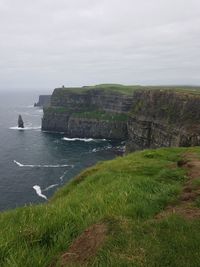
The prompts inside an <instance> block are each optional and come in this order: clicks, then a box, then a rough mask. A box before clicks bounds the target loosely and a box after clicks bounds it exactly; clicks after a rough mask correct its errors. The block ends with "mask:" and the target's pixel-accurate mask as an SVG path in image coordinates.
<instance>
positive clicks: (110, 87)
mask: <svg viewBox="0 0 200 267" xmlns="http://www.w3.org/2000/svg"><path fill="white" fill-rule="evenodd" d="M56 89H58V90H59V92H60V94H61V95H62V93H64V92H66V91H67V92H71V93H87V92H88V91H92V90H101V91H104V92H105V93H106V92H107V93H109V92H111V93H112V92H117V93H121V94H124V95H132V94H133V92H134V91H136V90H146V89H147V90H169V91H171V90H172V91H173V92H180V93H190V94H199V93H200V87H199V86H177V85H175V86H173V85H171V86H162V85H161V86H152V85H148V86H142V85H122V84H112V83H111V84H98V85H93V86H92V85H91V86H83V87H62V88H56Z"/></svg>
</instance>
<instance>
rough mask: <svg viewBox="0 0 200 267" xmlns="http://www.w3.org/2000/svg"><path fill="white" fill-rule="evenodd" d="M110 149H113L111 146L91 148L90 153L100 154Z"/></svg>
mask: <svg viewBox="0 0 200 267" xmlns="http://www.w3.org/2000/svg"><path fill="white" fill-rule="evenodd" d="M112 148H113V147H112V146H111V145H108V146H105V147H99V148H93V149H92V150H91V151H90V152H92V153H96V152H100V151H105V150H109V149H112Z"/></svg>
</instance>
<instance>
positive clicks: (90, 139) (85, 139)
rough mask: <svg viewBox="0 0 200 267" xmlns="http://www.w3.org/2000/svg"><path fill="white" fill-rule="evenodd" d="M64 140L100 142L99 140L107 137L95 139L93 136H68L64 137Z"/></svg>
mask: <svg viewBox="0 0 200 267" xmlns="http://www.w3.org/2000/svg"><path fill="white" fill-rule="evenodd" d="M62 140H65V141H70V142H74V141H83V142H99V141H106V139H93V138H68V137H63V138H62Z"/></svg>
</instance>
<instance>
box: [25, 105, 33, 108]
mask: <svg viewBox="0 0 200 267" xmlns="http://www.w3.org/2000/svg"><path fill="white" fill-rule="evenodd" d="M25 108H34V105H28V106H25Z"/></svg>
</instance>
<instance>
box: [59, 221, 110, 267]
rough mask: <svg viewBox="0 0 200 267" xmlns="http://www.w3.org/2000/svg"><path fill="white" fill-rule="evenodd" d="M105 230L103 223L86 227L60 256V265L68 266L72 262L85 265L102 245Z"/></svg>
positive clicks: (105, 226)
mask: <svg viewBox="0 0 200 267" xmlns="http://www.w3.org/2000/svg"><path fill="white" fill-rule="evenodd" d="M107 230H108V229H107V225H106V224H104V223H101V224H100V223H99V224H94V225H92V226H91V227H89V228H88V229H86V230H85V231H84V232H83V233H82V234H81V235H80V236H79V237H78V238H77V239H76V240H75V241H74V242H73V243H72V245H71V246H70V247H69V249H68V251H67V252H66V253H64V254H63V255H62V256H61V265H60V266H62V267H64V266H70V265H71V264H73V263H78V264H80V265H81V266H84V265H86V264H87V263H88V262H89V261H90V259H91V258H93V257H94V256H95V255H96V253H97V251H98V250H99V249H100V247H101V246H102V245H103V243H104V241H105V238H106V234H107Z"/></svg>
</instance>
